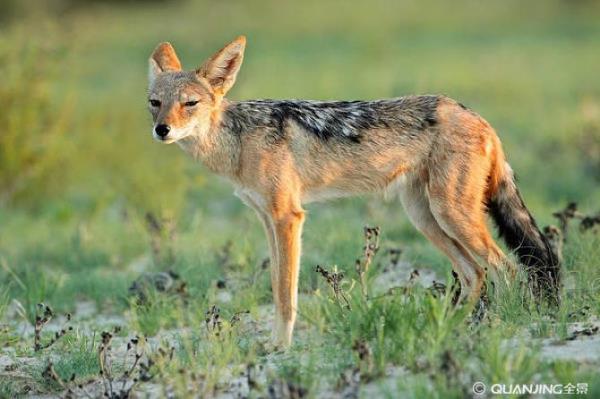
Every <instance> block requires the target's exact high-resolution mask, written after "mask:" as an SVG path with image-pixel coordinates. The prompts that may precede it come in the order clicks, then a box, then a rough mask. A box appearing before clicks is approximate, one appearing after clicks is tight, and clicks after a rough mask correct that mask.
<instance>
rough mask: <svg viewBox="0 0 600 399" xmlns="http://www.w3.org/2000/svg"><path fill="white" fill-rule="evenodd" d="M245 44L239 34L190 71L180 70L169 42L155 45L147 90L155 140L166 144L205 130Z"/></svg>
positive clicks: (230, 82) (237, 66) (239, 62)
mask: <svg viewBox="0 0 600 399" xmlns="http://www.w3.org/2000/svg"><path fill="white" fill-rule="evenodd" d="M245 46H246V38H245V37H244V36H240V37H238V38H237V39H235V40H234V41H232V42H231V43H229V44H228V45H226V46H225V47H223V48H222V49H221V50H219V51H218V52H217V53H215V54H214V55H213V56H212V57H210V58H209V59H208V60H207V61H206V62H204V63H203V64H202V65H201V66H200V67H199V68H198V69H196V70H193V71H183V70H182V69H181V63H180V62H179V58H177V55H176V54H175V49H173V46H171V44H169V43H161V44H159V45H158V47H156V49H155V50H154V52H153V53H152V55H151V56H150V59H149V64H150V73H149V79H150V86H149V90H148V107H149V108H150V113H151V114H152V119H153V122H154V125H153V128H152V135H153V136H154V138H155V139H156V140H158V141H161V142H163V143H167V144H169V143H174V142H176V141H178V140H180V139H182V138H184V137H187V136H190V135H192V134H198V135H201V134H206V132H208V130H209V129H210V127H211V124H212V123H213V122H214V121H215V120H216V119H218V115H219V112H220V110H221V101H222V99H223V96H225V94H226V93H227V92H228V91H229V89H231V87H232V86H233V84H234V82H235V77H236V75H237V73H238V71H239V69H240V66H241V65H242V59H243V57H244V48H245Z"/></svg>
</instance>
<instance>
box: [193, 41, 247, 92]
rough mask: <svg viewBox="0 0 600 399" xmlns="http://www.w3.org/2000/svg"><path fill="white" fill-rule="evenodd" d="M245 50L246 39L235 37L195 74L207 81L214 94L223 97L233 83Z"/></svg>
mask: <svg viewBox="0 0 600 399" xmlns="http://www.w3.org/2000/svg"><path fill="white" fill-rule="evenodd" d="M245 48H246V37H245V36H239V37H237V38H236V39H235V40H234V41H232V42H231V43H229V44H228V45H227V46H225V47H223V48H222V49H221V50H219V51H217V52H216V53H215V54H214V55H213V56H212V57H210V58H209V59H208V61H206V62H205V63H204V64H202V66H201V67H200V68H198V69H197V70H196V74H197V75H198V77H201V78H204V79H206V80H208V83H210V85H211V86H212V88H213V89H214V90H215V92H217V93H219V94H221V95H225V93H227V92H228V91H229V89H231V86H233V84H234V83H235V77H236V76H237V73H238V71H239V70H240V66H241V65H242V60H243V59H244V49H245Z"/></svg>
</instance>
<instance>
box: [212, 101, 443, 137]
mask: <svg viewBox="0 0 600 399" xmlns="http://www.w3.org/2000/svg"><path fill="white" fill-rule="evenodd" d="M439 99H440V97H439V96H435V95H423V96H406V97H399V98H393V99H385V100H375V101H308V100H253V101H243V102H235V103H231V104H230V105H229V106H228V107H227V109H226V110H225V113H224V118H223V124H224V127H225V128H227V129H229V130H230V131H232V132H234V133H237V134H243V133H244V132H248V131H254V130H256V129H261V128H270V129H273V130H275V131H276V132H277V133H279V134H280V135H284V134H285V131H286V126H287V124H288V123H289V122H292V123H296V124H298V125H299V126H300V127H302V128H303V129H305V130H306V131H307V132H310V133H311V134H313V135H314V136H315V137H317V138H318V139H321V140H343V141H350V142H355V143H360V142H361V141H362V140H363V139H364V138H365V135H366V134H367V133H368V132H369V130H373V129H388V130H390V131H394V132H397V133H405V134H415V133H416V132H419V131H422V130H424V129H426V128H428V127H430V126H432V125H435V123H436V109H437V106H438V102H439Z"/></svg>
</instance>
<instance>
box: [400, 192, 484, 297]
mask: <svg viewBox="0 0 600 399" xmlns="http://www.w3.org/2000/svg"><path fill="white" fill-rule="evenodd" d="M400 199H401V201H402V205H403V206H404V208H405V210H406V213H407V214H408V217H409V219H410V221H411V222H412V223H413V224H414V226H415V227H416V228H417V229H418V230H419V231H420V232H421V233H423V235H425V237H427V239H429V241H430V242H431V243H432V244H433V245H435V246H436V247H437V248H438V249H439V250H441V251H442V252H443V253H444V254H445V255H446V256H447V257H448V258H449V259H450V261H451V262H452V267H453V269H454V271H455V272H456V274H457V277H458V279H459V281H460V284H461V290H460V298H459V301H461V300H464V299H469V300H477V299H479V295H480V292H481V288H482V285H483V282H484V279H485V271H484V270H483V268H481V266H479V264H478V263H477V261H476V260H475V259H473V257H472V256H471V255H470V254H469V252H468V251H467V250H466V249H465V248H464V247H463V246H462V245H460V244H459V243H458V242H457V241H456V240H453V239H452V238H451V237H449V236H448V235H447V234H446V233H445V232H444V230H443V229H442V228H441V227H440V226H439V225H438V223H437V221H436V220H435V218H434V216H433V215H432V213H431V211H430V209H429V202H428V199H427V196H426V194H425V192H424V188H423V187H421V186H419V185H418V182H411V183H409V184H408V185H407V186H405V187H404V188H403V189H402V190H401V192H400Z"/></svg>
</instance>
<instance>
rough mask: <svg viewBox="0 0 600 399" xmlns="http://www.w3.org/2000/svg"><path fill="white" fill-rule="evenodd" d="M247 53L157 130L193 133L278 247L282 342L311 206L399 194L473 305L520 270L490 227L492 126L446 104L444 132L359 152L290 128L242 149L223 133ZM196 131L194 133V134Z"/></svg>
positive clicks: (393, 139)
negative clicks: (489, 284) (194, 103)
mask: <svg viewBox="0 0 600 399" xmlns="http://www.w3.org/2000/svg"><path fill="white" fill-rule="evenodd" d="M244 45H245V38H243V37H242V38H238V39H236V40H235V41H234V42H232V43H231V44H229V45H227V46H225V47H224V48H223V49H222V50H220V51H219V52H217V53H216V54H215V55H214V56H213V57H211V58H210V59H209V60H208V61H207V62H206V63H205V64H203V66H202V67H200V68H199V69H198V70H197V71H196V74H197V77H198V80H199V81H200V84H197V85H196V84H194V85H191V86H190V87H187V86H184V87H178V88H177V90H180V91H181V92H182V93H189V94H186V95H188V96H192V95H193V96H195V98H197V99H199V101H200V102H201V105H202V107H199V108H198V109H197V110H196V111H194V112H193V113H191V114H190V112H189V111H188V109H187V108H185V107H183V106H181V104H179V103H175V104H170V105H169V106H170V107H171V108H170V109H169V110H168V111H167V112H166V113H165V115H163V116H161V115H162V114H161V113H160V112H161V111H158V110H153V115H154V119H155V123H159V122H163V121H167V122H168V123H172V124H173V125H174V126H177V127H178V128H181V129H183V130H185V131H186V132H187V131H188V130H190V131H191V133H188V134H187V135H185V136H183V137H179V138H178V139H177V140H176V141H177V142H178V144H180V145H181V147H182V148H183V149H184V150H186V151H187V152H188V153H190V154H192V155H193V156H194V157H196V158H197V159H199V160H200V161H202V162H203V163H204V164H205V165H207V167H208V168H209V169H211V170H212V171H213V172H216V173H218V174H221V175H224V176H226V177H228V178H229V179H230V180H231V181H232V182H233V184H234V185H235V186H236V194H237V195H238V196H239V197H240V198H241V199H242V201H243V202H244V203H245V204H246V205H248V206H249V207H251V208H253V209H254V210H255V212H256V213H257V215H258V217H259V219H260V221H261V223H262V225H263V227H264V230H265V234H266V236H267V241H268V243H269V250H270V257H271V281H272V285H273V297H274V303H275V306H276V328H275V330H274V335H275V339H276V341H277V342H278V343H280V344H282V345H289V344H290V342H291V337H292V330H293V325H294V321H295V317H296V308H297V290H298V287H297V285H298V271H299V264H300V252H301V248H300V241H301V240H300V236H301V233H302V225H303V222H304V218H305V214H304V210H303V208H302V205H303V204H304V203H307V202H311V201H315V200H321V199H326V198H331V197H337V196H346V195H356V194H365V193H379V192H384V191H387V192H388V193H389V192H391V193H392V194H394V193H397V194H398V195H399V197H400V199H401V201H402V204H403V206H404V207H405V209H406V211H407V213H408V216H409V218H410V220H411V221H412V222H413V224H414V225H415V226H416V227H417V228H418V229H419V230H420V231H421V232H422V233H423V234H424V235H425V236H426V237H427V238H428V239H429V240H430V241H431V242H432V243H433V244H434V245H435V246H436V247H437V248H439V249H440V250H441V251H442V252H443V253H445V254H446V255H447V256H448V258H449V259H450V260H451V262H452V265H453V268H454V270H455V271H456V273H457V274H458V277H459V279H460V282H461V285H462V295H463V297H464V298H466V299H469V300H476V299H478V298H479V295H480V291H481V288H482V285H483V282H484V278H485V270H486V266H487V265H491V266H492V268H493V270H494V271H500V270H505V269H506V270H509V271H510V272H511V273H513V272H514V266H513V265H512V264H511V263H510V262H508V261H507V259H506V256H505V255H504V254H503V253H502V251H501V250H500V249H499V248H498V246H497V245H496V244H495V242H494V241H493V239H492V236H491V234H490V232H489V231H488V228H487V224H486V213H485V209H484V204H485V203H486V202H487V200H488V199H489V198H490V197H491V196H492V195H493V194H494V193H495V192H496V190H497V187H498V185H499V182H500V181H501V180H502V179H503V178H504V176H505V174H506V171H505V170H504V164H505V161H504V155H503V151H502V147H501V145H500V141H499V139H498V137H497V136H496V133H495V132H494V130H493V129H492V128H491V126H490V125H489V124H488V123H487V122H486V121H485V120H483V119H482V118H481V117H479V116H478V115H476V114H475V113H473V112H471V111H469V110H466V109H464V107H461V106H459V104H457V103H456V102H455V101H453V100H451V99H448V98H443V99H442V100H441V103H440V104H439V106H438V109H437V121H438V122H437V124H436V125H434V126H432V127H429V128H427V129H428V130H427V131H426V132H425V133H423V134H421V135H420V136H419V138H417V139H415V138H412V139H411V140H410V141H409V140H408V139H404V138H402V137H400V138H399V137H398V135H394V134H391V132H390V131H387V130H386V129H372V130H370V131H368V132H366V134H365V137H368V140H365V141H364V142H361V143H360V145H352V146H350V145H340V144H339V143H337V142H335V141H324V140H319V139H316V138H314V137H312V136H311V135H310V134H307V132H306V131H305V130H304V129H303V128H302V127H301V126H299V125H298V124H296V123H294V122H290V121H287V122H286V125H285V126H284V130H285V134H284V137H285V140H286V141H285V142H284V143H283V144H281V145H278V146H270V147H269V148H266V147H265V140H264V136H265V134H266V132H265V131H264V129H257V130H256V131H251V132H246V133H244V134H243V135H241V136H240V137H239V141H236V140H235V139H233V138H231V137H228V136H225V135H223V134H220V133H219V128H218V126H219V122H220V120H221V113H222V111H223V110H224V109H225V108H226V107H227V105H228V102H227V100H226V99H225V98H224V95H225V94H226V93H227V91H228V90H229V89H230V88H231V86H232V85H233V83H234V81H235V77H236V75H237V72H238V70H239V67H240V65H241V61H242V55H243V50H244ZM171 50H172V47H171V46H170V45H169V46H165V45H161V46H159V48H157V50H156V51H157V52H158V54H153V56H152V57H151V63H152V62H157V63H158V65H159V67H160V66H161V64H160V62H161V60H165V59H166V60H167V61H166V62H167V66H168V67H170V66H173V65H176V64H177V63H178V61H177V63H176V62H174V60H173V59H172V56H173V55H174V53H173V54H171ZM163 70H164V68H163ZM151 73H152V72H151ZM158 73H159V74H160V73H163V72H158ZM153 79H156V76H151V81H152V80H153ZM166 87H167V88H168V86H166ZM161 90H163V89H162V88H161V87H160V82H158V83H156V84H155V85H154V86H152V87H151V91H150V96H151V97H152V96H160V95H161V94H160V93H161ZM161 118H162V119H161ZM199 121H200V122H199ZM192 124H195V125H194V127H193V129H191V128H190V129H188V128H187V127H186V126H191V125H192ZM186 129H187V130H186ZM480 262H481V264H483V265H484V266H483V267H482V266H481V264H480Z"/></svg>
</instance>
